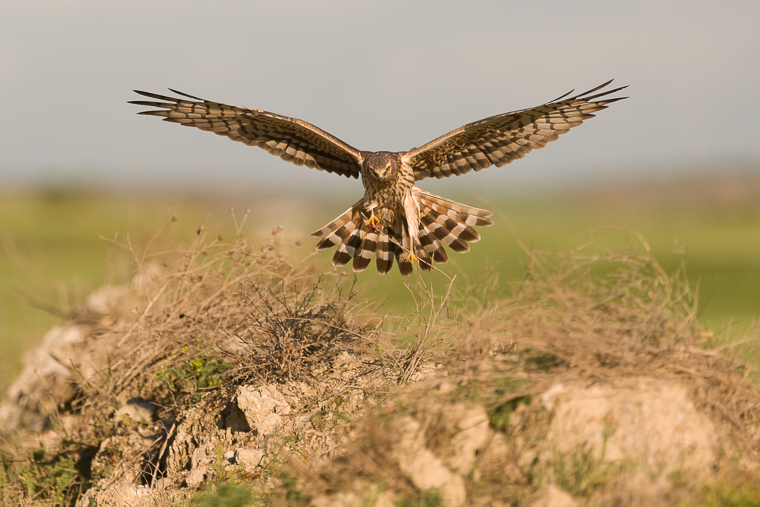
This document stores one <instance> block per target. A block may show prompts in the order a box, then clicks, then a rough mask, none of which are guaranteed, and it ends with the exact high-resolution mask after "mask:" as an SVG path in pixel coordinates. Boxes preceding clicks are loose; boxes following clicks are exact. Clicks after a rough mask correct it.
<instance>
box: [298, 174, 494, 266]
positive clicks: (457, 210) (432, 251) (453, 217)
mask: <svg viewBox="0 0 760 507" xmlns="http://www.w3.org/2000/svg"><path fill="white" fill-rule="evenodd" d="M412 193H413V195H414V197H415V198H416V199H417V202H418V203H419V208H420V224H419V230H418V233H417V237H415V238H412V236H411V235H410V234H409V231H408V226H407V222H406V218H405V217H403V216H400V217H396V219H395V220H393V221H392V222H393V223H383V227H382V228H380V229H379V230H376V231H375V230H368V229H367V226H366V225H365V221H366V219H367V217H366V216H364V215H365V213H364V200H363V199H362V200H359V201H358V202H357V203H356V204H354V205H353V206H352V207H350V208H348V209H347V210H346V211H345V212H343V213H342V214H341V215H339V216H338V217H337V218H335V219H334V220H333V221H331V222H330V223H328V224H327V225H325V226H324V227H322V228H321V229H319V230H317V231H315V232H313V233H312V236H316V237H322V239H321V240H320V241H319V243H318V244H317V250H320V251H321V250H325V249H327V248H330V247H333V246H337V247H338V248H337V250H336V251H335V255H333V259H332V263H333V265H334V266H336V267H340V266H345V265H346V264H348V262H349V261H351V260H352V259H353V262H352V268H353V270H354V271H355V272H360V271H364V270H365V269H366V268H367V266H369V264H370V262H371V261H372V257H373V256H376V267H377V272H378V273H380V274H381V275H385V274H387V273H389V272H390V271H391V269H392V268H393V261H394V259H395V261H396V263H397V264H398V267H399V271H400V272H401V275H402V276H409V275H411V274H412V273H413V272H414V264H413V263H412V262H410V261H409V254H410V252H411V251H412V249H411V246H412V245H411V241H414V250H413V251H414V254H415V255H416V256H417V258H418V259H419V265H420V269H422V270H423V271H430V270H432V269H433V263H434V262H438V263H441V264H444V263H446V262H448V260H449V258H448V255H447V253H446V250H445V248H444V245H446V246H448V247H449V248H451V249H452V250H454V251H455V252H460V253H463V252H467V251H469V249H470V246H469V243H475V242H477V241H479V240H480V234H478V232H477V231H476V230H475V229H474V227H479V226H485V227H488V226H490V225H493V222H492V221H491V220H490V219H489V218H488V217H490V216H491V215H492V214H493V213H491V212H490V211H487V210H484V209H480V208H476V207H474V206H468V205H466V204H462V203H458V202H455V201H451V200H449V199H445V198H443V197H440V196H437V195H435V194H431V193H429V192H425V191H424V190H420V189H419V188H416V187H415V188H412Z"/></svg>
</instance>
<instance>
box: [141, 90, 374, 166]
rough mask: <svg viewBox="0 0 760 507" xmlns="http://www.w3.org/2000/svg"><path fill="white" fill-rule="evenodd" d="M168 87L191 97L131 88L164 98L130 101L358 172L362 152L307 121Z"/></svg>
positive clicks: (300, 159)
mask: <svg viewBox="0 0 760 507" xmlns="http://www.w3.org/2000/svg"><path fill="white" fill-rule="evenodd" d="M171 91H172V92H174V93H176V94H178V95H182V96H183V97H188V98H189V99H192V100H187V99H183V98H175V97H167V96H164V95H158V94H155V93H149V92H141V91H138V90H135V92H136V93H139V94H140V95H144V96H146V97H150V98H153V99H158V100H160V101H163V102H153V101H146V100H134V101H131V102H129V103H130V104H137V105H140V106H148V107H156V108H159V109H154V110H150V111H142V112H140V113H138V114H147V115H152V116H161V117H163V118H164V121H170V122H173V123H179V124H180V125H185V126H186V127H196V128H199V129H201V130H208V131H209V132H213V133H215V134H218V135H220V136H227V137H229V138H230V139H232V140H233V141H240V142H241V143H245V144H247V145H249V146H258V147H259V148H262V149H264V150H266V151H268V152H269V153H271V154H272V155H276V156H278V157H280V158H281V159H283V160H285V161H286V162H292V163H294V164H296V165H298V166H302V165H305V166H306V167H311V168H314V169H319V170H320V171H327V172H331V173H336V174H340V175H342V176H347V177H354V178H358V177H359V175H360V174H361V164H362V160H363V158H364V155H363V153H362V152H361V151H359V150H357V149H356V148H354V147H352V146H350V145H348V144H346V143H344V142H343V141H341V140H340V139H338V138H337V137H335V136H332V135H330V134H328V133H327V132H325V131H324V130H322V129H320V128H319V127H316V126H314V125H312V124H311V123H307V122H305V121H303V120H299V119H297V118H289V117H287V116H281V115H279V114H274V113H270V112H268V111H261V110H259V109H248V108H245V107H238V106H230V105H227V104H221V103H219V102H211V101H209V100H204V99H201V98H198V97H193V96H192V95H188V94H186V93H182V92H178V91H176V90H171Z"/></svg>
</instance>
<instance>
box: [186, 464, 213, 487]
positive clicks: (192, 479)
mask: <svg viewBox="0 0 760 507" xmlns="http://www.w3.org/2000/svg"><path fill="white" fill-rule="evenodd" d="M208 470H209V469H208V467H205V466H204V467H198V468H193V469H192V470H190V471H189V472H188V473H187V475H186V476H185V482H186V483H187V487H188V488H197V487H198V486H200V485H201V484H202V483H203V481H205V480H206V473H207V472H208Z"/></svg>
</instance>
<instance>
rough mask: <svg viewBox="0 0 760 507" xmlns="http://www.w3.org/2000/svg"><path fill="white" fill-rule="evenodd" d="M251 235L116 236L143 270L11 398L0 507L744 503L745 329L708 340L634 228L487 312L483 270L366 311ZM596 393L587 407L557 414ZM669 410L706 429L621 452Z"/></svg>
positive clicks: (416, 287)
mask: <svg viewBox="0 0 760 507" xmlns="http://www.w3.org/2000/svg"><path fill="white" fill-rule="evenodd" d="M234 217H235V215H234V212H233V218H234ZM245 217H247V212H246V214H245ZM244 222H245V219H243V223H240V224H237V222H236V234H235V237H234V238H232V239H231V241H225V240H224V238H222V237H212V236H211V235H209V234H208V233H207V231H205V229H204V227H201V228H199V229H198V235H197V237H196V239H195V241H194V242H193V243H192V244H191V245H189V246H187V247H185V248H180V249H176V248H174V249H166V250H163V251H157V249H156V247H155V246H154V244H155V243H158V242H159V237H160V236H159V233H157V235H156V236H155V237H154V239H152V240H151V241H150V242H149V243H148V245H146V247H145V248H143V249H139V250H138V249H137V248H135V246H134V245H132V243H131V242H130V240H129V238H128V237H127V238H118V237H117V238H113V240H112V242H113V243H114V244H115V245H117V246H119V247H120V248H123V249H124V250H125V251H126V252H127V253H128V254H129V257H130V258H131V260H132V262H133V264H134V272H135V276H134V278H133V279H132V281H131V283H130V286H129V287H128V288H126V289H123V288H122V289H112V290H110V292H108V291H107V292H104V293H102V294H101V296H102V297H101V299H102V300H98V301H94V302H93V301H91V302H90V303H89V304H88V305H86V306H85V307H83V309H82V311H81V312H80V313H79V316H78V318H77V319H75V321H74V322H73V323H72V326H75V327H76V329H78V332H79V333H80V334H81V337H82V339H81V343H82V344H83V345H81V346H82V347H86V348H88V349H87V350H90V349H93V348H95V349H99V350H101V351H102V352H103V351H104V352H103V354H101V355H92V357H94V358H96V359H93V360H92V362H91V363H90V364H87V365H83V364H80V363H77V361H70V363H71V364H66V365H65V366H66V368H67V371H68V373H67V375H68V377H66V378H65V379H64V381H65V382H68V384H67V385H69V386H70V388H68V389H67V390H65V391H61V392H60V393H58V394H57V396H58V398H56V399H55V400H53V401H54V403H52V404H51V403H50V402H49V401H48V402H44V403H43V401H44V400H43V399H42V398H44V396H45V395H44V394H40V393H39V392H36V391H34V389H33V388H28V389H27V388H25V389H26V391H24V390H21V391H19V392H20V393H22V394H23V395H24V396H23V399H24V400H25V401H24V405H23V407H22V408H20V409H19V410H18V412H19V413H18V415H16V416H14V417H15V419H12V420H13V421H16V422H15V423H14V424H16V426H14V427H12V428H9V427H8V421H9V420H11V419H8V418H6V435H5V443H4V449H3V460H4V461H3V474H2V478H1V479H2V481H3V482H2V489H1V490H0V495H2V499H3V500H4V501H5V503H6V504H21V505H75V504H77V502H80V503H79V504H77V505H93V504H94V505H122V504H123V505H127V504H130V503H129V502H127V503H122V504H119V503H118V500H113V498H122V499H123V498H127V497H128V498H132V497H131V496H129V495H133V497H134V501H130V502H132V503H131V505H177V504H180V505H181V504H187V503H189V502H190V501H191V499H192V498H193V497H195V500H193V502H195V504H196V505H246V502H250V501H254V502H256V503H257V504H266V505H430V506H433V505H450V506H457V505H523V504H528V503H530V504H533V505H541V502H544V500H546V498H548V497H547V495H552V494H555V492H556V494H558V495H571V496H572V497H573V498H574V500H573V499H570V501H574V502H577V503H581V504H585V503H587V504H593V505H613V504H614V505H649V504H652V505H655V504H656V505H662V504H668V505H677V504H678V503H679V502H687V503H689V504H702V505H717V504H719V503H717V502H718V501H723V500H722V498H724V497H730V496H731V495H733V496H735V497H736V498H738V499H739V500H737V501H736V502H734V503H730V502H729V503H723V504H721V505H739V503H737V502H739V501H740V500H741V499H742V498H751V495H753V494H755V493H756V492H758V491H760V486H758V483H757V475H756V474H755V472H754V470H755V467H756V464H757V462H758V459H760V456H759V455H758V454H759V453H760V450H759V449H760V432H758V431H757V426H758V423H759V421H760V394H758V390H757V386H756V380H757V368H756V366H755V365H756V364H758V361H757V357H756V355H755V354H756V352H757V348H756V344H755V342H756V335H747V336H746V337H744V338H743V339H740V340H736V341H733V342H730V343H724V344H721V345H720V346H718V345H716V342H715V341H714V338H713V337H712V335H711V334H710V333H709V332H707V331H706V330H705V329H703V328H702V326H701V325H700V324H699V321H698V319H697V316H698V311H699V306H698V302H697V300H696V296H695V293H694V291H693V290H692V288H691V286H690V285H689V283H688V281H687V280H686V277H685V275H684V272H683V269H679V270H678V271H676V272H675V273H666V272H664V271H663V269H662V268H661V267H660V265H659V264H658V263H657V261H656V259H655V258H654V257H653V256H652V254H651V252H650V251H649V248H648V245H647V243H646V241H645V240H644V239H643V238H640V237H638V236H637V235H636V234H635V233H622V232H620V233H618V234H619V235H625V234H627V236H626V237H628V238H630V240H631V241H630V245H629V247H628V248H625V249H624V251H620V249H616V250H610V249H604V248H601V247H599V246H598V243H596V242H593V241H592V242H590V243H589V244H588V245H586V246H584V247H583V248H580V249H578V250H577V251H574V252H567V253H562V252H561V253H544V252H536V251H531V250H529V249H527V248H526V249H525V250H526V253H527V254H528V265H527V269H526V273H525V277H524V278H523V280H521V281H519V282H515V283H514V284H513V286H512V296H511V297H509V298H506V299H503V300H499V299H496V298H494V297H493V295H492V294H493V291H492V289H493V287H494V286H495V284H496V283H498V281H497V280H495V279H493V278H491V277H490V276H489V275H488V274H485V275H484V276H483V278H482V279H480V280H477V281H473V282H470V283H467V282H463V283H458V281H454V280H450V282H449V283H448V284H447V285H446V286H444V287H438V286H435V284H433V282H432V281H431V280H430V279H429V278H425V277H419V278H418V280H417V281H416V282H415V283H413V284H411V285H410V290H411V291H412V293H413V295H414V297H415V301H416V308H415V310H414V311H413V312H411V313H410V314H409V315H404V316H396V317H393V316H391V317H388V316H383V317H381V316H378V315H375V314H373V313H372V312H370V311H368V310H367V308H368V304H367V302H366V301H365V300H363V299H362V298H359V297H358V294H357V293H356V291H355V290H354V287H353V285H352V281H351V279H350V278H349V277H343V276H339V275H338V274H337V273H328V274H318V273H317V272H316V271H315V270H314V268H313V266H312V265H310V264H309V262H308V259H306V260H303V261H300V262H293V261H292V260H290V259H288V258H286V257H285V256H284V255H283V252H286V251H287V248H283V245H281V244H280V240H279V231H277V230H275V231H273V234H272V235H271V237H268V238H264V239H261V240H259V241H255V242H254V241H250V240H248V239H246V238H245V236H244V234H243V225H244ZM159 232H160V231H159ZM96 303H97V304H96ZM74 352H76V353H80V352H81V349H75V350H74ZM77 357H78V356H77ZM88 357H90V356H88ZM98 358H99V359H98ZM58 360H59V362H61V361H60V358H59V359H58ZM64 362H65V361H64ZM56 371H58V370H56ZM59 375H60V374H59ZM56 378H58V377H56ZM22 391H23V392H22ZM45 392H49V389H48V390H47V391H45ZM17 397H18V396H17ZM19 399H21V398H19ZM588 399H593V400H596V401H594V402H593V403H592V405H588V404H584V403H587V400H588ZM599 399H604V400H607V401H605V402H604V403H607V405H604V403H602V404H601V405H604V407H606V408H605V409H604V410H603V411H602V412H603V413H602V412H600V413H601V415H600V416H599V417H598V418H594V417H592V416H589V418H588V419H587V420H584V421H583V422H581V423H578V422H576V421H575V420H573V419H571V418H570V415H572V414H573V411H575V412H578V411H580V412H583V413H590V412H593V410H590V409H589V408H588V407H592V408H593V407H599V406H601V405H600V402H599V401H598V400H599ZM616 399H620V400H623V401H624V402H625V403H627V404H628V405H630V407H633V408H630V407H629V408H627V409H625V410H622V409H618V408H617V407H618V406H617V405H614V403H613V402H612V401H610V400H616ZM663 400H664V401H663ZM6 403H8V400H6ZM671 412H672V414H671V415H672V418H675V419H678V418H679V417H680V418H681V419H683V418H686V419H687V420H688V422H690V423H693V427H694V428H701V429H695V430H694V431H697V432H698V431H705V432H706V433H704V434H703V433H697V434H698V435H701V436H702V437H700V438H697V437H695V438H694V439H692V440H688V439H686V440H683V441H680V440H679V438H680V437H678V434H679V433H678V432H679V431H680V432H682V433H683V432H685V431H687V430H689V431H692V426H689V427H688V428H687V426H685V425H684V424H685V423H683V422H682V421H681V419H678V421H677V422H676V423H674V424H676V427H675V429H672V430H671V429H667V428H665V429H659V428H657V429H652V430H651V431H649V432H648V433H642V435H643V436H642V435H636V436H635V438H636V439H639V438H641V439H646V438H649V436H650V434H651V435H655V434H656V436H657V438H659V440H657V439H654V437H652V438H653V440H651V442H649V441H647V442H648V443H646V445H651V446H657V445H659V446H660V447H662V446H663V445H664V444H662V445H661V443H662V442H667V445H671V444H672V447H673V449H674V451H673V452H666V451H667V450H665V449H664V448H662V449H661V448H660V447H657V449H654V450H653V449H645V450H644V451H640V450H639V449H638V448H637V447H636V445H627V444H625V441H626V439H629V440H630V439H631V438H634V436H632V435H633V433H630V431H633V430H632V429H629V428H636V427H645V426H646V421H647V420H651V421H661V419H657V417H661V416H662V417H664V415H663V414H670V413H671ZM630 414H634V415H635V417H634V416H631V415H630ZM641 414H648V415H646V417H645V416H643V415H641ZM679 414H681V415H679ZM31 415H35V417H37V419H39V420H41V421H43V423H41V424H39V425H38V426H37V427H35V428H34V430H33V431H31V427H30V426H29V424H28V422H27V421H31V420H33V418H32V417H31ZM632 417H633V418H632ZM636 417H639V418H640V419H636ZM37 419H35V420H37ZM568 428H569V429H568ZM705 428H707V429H705ZM8 430H10V431H8ZM571 430H572V432H573V433H575V434H574V435H570V434H563V435H561V438H559V439H558V436H557V434H556V433H557V432H558V431H565V432H566V433H568V432H570V431H571ZM584 432H586V433H588V434H584ZM625 432H628V433H625ZM674 435H675V436H674ZM705 435H706V436H705ZM676 440H679V441H678V442H676ZM40 442H42V443H41V444H40ZM658 442H660V443H658ZM38 444H39V445H38ZM642 445H645V444H642ZM646 445H645V446H646ZM678 446H681V447H678ZM666 447H667V446H666ZM655 451H656V452H655ZM198 490H204V491H205V493H203V495H199V494H196V491H198ZM737 492H738V493H737ZM721 495H723V496H721ZM545 497H546V498H545ZM141 498H142V499H143V500H144V501H145V502H148V503H139V502H142V501H143V500H140V499H141ZM225 498H227V500H225ZM229 498H233V499H236V500H229ZM568 498H569V497H568ZM716 498H717V499H718V500H715V499H716ZM82 502H85V503H82ZM87 502H89V503H87ZM204 502H206V503H204ZM214 502H216V503H214ZM225 502H226V503H225ZM235 502H238V503H235ZM547 502H548V500H547ZM544 504H546V505H548V503H546V502H545V503H544Z"/></svg>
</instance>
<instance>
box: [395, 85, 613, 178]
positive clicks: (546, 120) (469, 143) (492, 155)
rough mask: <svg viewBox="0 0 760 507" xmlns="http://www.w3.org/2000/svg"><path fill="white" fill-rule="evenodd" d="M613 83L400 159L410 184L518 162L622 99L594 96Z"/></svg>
mask: <svg viewBox="0 0 760 507" xmlns="http://www.w3.org/2000/svg"><path fill="white" fill-rule="evenodd" d="M611 82H612V81H607V82H606V83H604V84H602V85H600V86H597V87H596V88H593V89H591V90H589V91H587V92H584V93H580V94H578V95H575V96H573V97H570V98H564V97H566V96H567V95H570V94H571V93H572V91H571V92H569V93H566V94H565V95H563V96H562V97H559V98H558V99H555V100H553V101H551V102H547V103H546V104H544V105H541V106H538V107H533V108H530V109H523V110H520V111H514V112H511V113H504V114H499V115H496V116H491V117H489V118H485V119H483V120H479V121H476V122H473V123H468V124H467V125H463V126H462V127H459V128H458V129H456V130H452V131H451V132H449V133H448V134H444V135H443V136H441V137H439V138H438V139H435V140H433V141H430V142H429V143H427V144H425V145H424V146H422V147H420V148H415V149H413V150H410V151H409V152H407V153H405V154H404V155H402V159H403V160H404V162H406V163H408V164H409V165H410V166H411V167H412V169H413V171H414V178H415V181H419V180H422V179H424V178H430V177H435V178H438V179H441V178H447V177H449V176H460V175H462V174H466V173H468V172H470V171H480V170H482V169H486V168H488V167H490V166H492V165H495V166H496V167H501V166H503V165H506V164H509V163H511V162H513V161H514V160H517V159H520V158H523V157H524V156H525V155H527V154H528V153H530V152H531V151H532V150H537V149H540V148H543V147H544V146H546V144H547V143H550V142H552V141H555V140H556V139H557V138H558V137H559V136H560V135H562V134H564V133H565V132H567V131H569V130H570V129H571V128H573V127H577V126H578V125H580V124H581V123H583V120H587V119H589V118H593V117H594V114H593V113H595V112H597V111H600V110H602V109H605V108H606V107H607V105H608V104H611V103H613V102H616V101H618V100H622V99H624V98H625V97H615V98H604V99H602V100H598V101H596V102H593V100H594V99H598V98H600V97H607V96H608V95H610V94H611V93H614V92H617V91H619V90H622V89H623V88H625V86H623V87H620V88H614V89H612V90H606V91H603V92H601V93H597V94H596V95H593V93H594V92H596V91H598V90H600V89H602V88H604V87H605V86H607V85H609V84H610V83H611Z"/></svg>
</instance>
